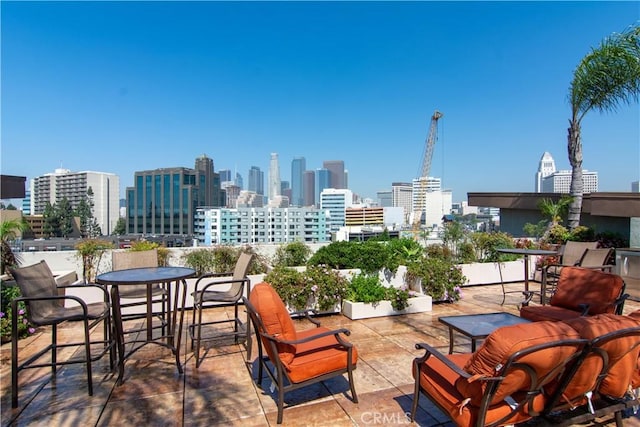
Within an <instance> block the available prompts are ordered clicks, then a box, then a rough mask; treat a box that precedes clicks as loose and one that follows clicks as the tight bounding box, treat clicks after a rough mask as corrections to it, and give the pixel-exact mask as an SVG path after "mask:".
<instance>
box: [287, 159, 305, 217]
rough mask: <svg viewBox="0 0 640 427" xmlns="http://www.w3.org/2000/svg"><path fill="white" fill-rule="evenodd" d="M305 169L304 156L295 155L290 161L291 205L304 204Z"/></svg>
mask: <svg viewBox="0 0 640 427" xmlns="http://www.w3.org/2000/svg"><path fill="white" fill-rule="evenodd" d="M306 169H307V161H306V160H305V158H304V157H295V158H294V159H293V160H292V161H291V205H292V206H305V205H304V185H303V180H302V177H303V173H304V171H305V170H306Z"/></svg>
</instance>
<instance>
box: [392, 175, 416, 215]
mask: <svg viewBox="0 0 640 427" xmlns="http://www.w3.org/2000/svg"><path fill="white" fill-rule="evenodd" d="M391 196H392V198H393V202H392V206H396V207H402V208H403V209H404V221H405V224H408V223H409V215H410V214H411V209H412V206H413V185H412V184H411V183H409V182H394V183H392V184H391Z"/></svg>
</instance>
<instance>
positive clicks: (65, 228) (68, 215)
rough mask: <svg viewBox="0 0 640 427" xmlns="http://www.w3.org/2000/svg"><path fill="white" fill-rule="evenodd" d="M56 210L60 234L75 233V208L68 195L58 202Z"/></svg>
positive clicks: (64, 235)
mask: <svg viewBox="0 0 640 427" xmlns="http://www.w3.org/2000/svg"><path fill="white" fill-rule="evenodd" d="M55 211H56V214H57V216H58V221H59V224H60V235H61V236H62V237H69V235H70V234H71V233H73V209H72V208H71V203H70V202H69V200H68V199H67V198H66V197H63V198H62V200H60V203H57V204H56V207H55Z"/></svg>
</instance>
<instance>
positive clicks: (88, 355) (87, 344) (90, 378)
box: [84, 318, 93, 396]
mask: <svg viewBox="0 0 640 427" xmlns="http://www.w3.org/2000/svg"><path fill="white" fill-rule="evenodd" d="M84 349H85V354H86V358H87V359H86V361H87V385H88V387H89V396H93V376H92V374H91V341H89V320H88V319H86V318H85V319H84Z"/></svg>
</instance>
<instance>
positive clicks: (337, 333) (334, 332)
mask: <svg viewBox="0 0 640 427" xmlns="http://www.w3.org/2000/svg"><path fill="white" fill-rule="evenodd" d="M340 334H344V335H347V336H349V335H351V331H350V330H348V329H345V328H340V329H334V330H332V331H325V332H320V333H319V334H317V335H313V336H310V337H306V338H302V339H299V340H283V339H280V338H278V337H275V336H273V335H269V334H265V333H261V334H260V335H262V336H263V337H266V338H268V339H269V340H271V341H274V342H276V343H279V344H289V345H295V344H302V343H306V342H311V341H314V340H317V339H318V338H324V337H327V336H331V335H335V337H336V339H337V340H338V341H339V342H340V343H341V344H343V345H345V346H347V347H350V346H351V343H347V342H346V341H343V340H342V339H340Z"/></svg>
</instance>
